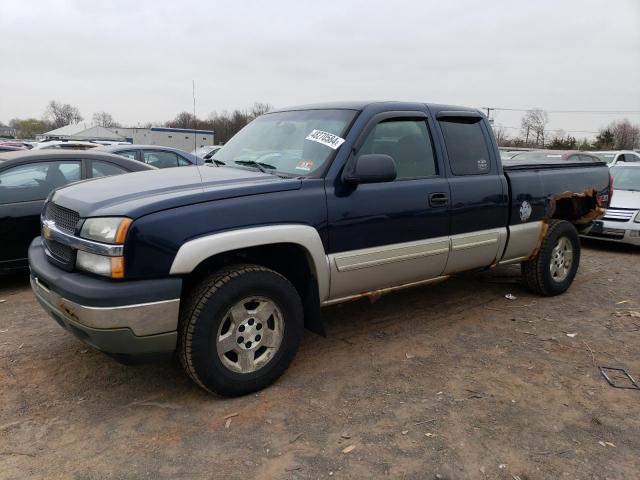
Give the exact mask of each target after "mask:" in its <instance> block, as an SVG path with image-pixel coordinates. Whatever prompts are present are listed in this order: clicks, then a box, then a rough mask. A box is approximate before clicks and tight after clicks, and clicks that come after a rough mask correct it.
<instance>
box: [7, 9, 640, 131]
mask: <svg viewBox="0 0 640 480" xmlns="http://www.w3.org/2000/svg"><path fill="white" fill-rule="evenodd" d="M0 62H1V65H2V69H1V72H2V73H1V74H0V121H3V122H5V123H6V122H8V121H9V120H10V119H11V118H13V117H21V118H24V117H37V118H40V117H41V116H42V114H43V111H44V108H45V105H46V103H47V102H48V101H49V100H51V99H56V100H59V101H62V102H65V103H71V104H73V105H75V106H77V107H78V108H79V109H80V111H81V113H82V114H83V115H84V117H85V119H87V120H90V119H91V115H92V114H93V112H96V111H102V110H104V111H107V112H110V113H111V114H112V115H113V116H114V118H115V119H116V120H117V121H119V122H121V123H123V124H126V125H137V124H138V123H139V122H140V123H143V122H147V121H152V122H156V123H158V122H163V121H166V120H168V119H170V118H172V117H174V116H175V114H176V113H177V112H179V111H183V110H188V111H191V110H192V108H193V104H192V91H191V81H192V79H193V80H195V82H196V99H197V104H196V112H197V115H198V116H199V117H207V116H208V115H209V114H210V113H211V112H212V111H214V110H217V111H222V110H225V109H227V110H230V109H234V108H246V107H249V106H250V105H251V104H252V103H253V102H254V101H261V102H269V103H271V104H273V105H275V106H277V107H284V106H287V105H295V104H301V103H311V102H319V101H330V100H349V99H350V100H362V99H364V100H369V99H371V100H384V99H387V100H418V101H430V102H441V103H454V104H462V105H469V106H476V107H486V106H494V107H507V108H531V107H541V108H546V109H549V110H616V111H620V110H625V111H629V110H632V111H640V0H599V1H596V0H566V1H563V0H544V1H543V0H537V1H528V0H526V1H525V0H521V1H516V0H505V1H498V0H492V1H482V2H480V1H473V0H468V1H447V2H445V1H442V0H437V1H426V0H414V1H402V0H393V1H372V0H368V1H348V0H342V1H330V0H325V1H322V2H317V1H315V2H310V1H304V0H297V1H294V0H269V1H239V0H236V1H191V0H181V1H175V0H172V1H164V0H156V1H140V0H136V1H129V0H124V1H120V0H115V1H114V0H110V1H108V2H102V1H97V0H83V1H71V0H67V1H63V0H59V1H24V0H0ZM520 116H521V113H518V112H514V113H509V112H499V113H497V115H496V117H495V118H496V123H498V124H503V125H507V126H519V124H520ZM625 116H626V117H628V118H629V119H630V120H632V121H633V122H636V123H640V115H639V114H627V115H623V114H620V115H603V114H600V115H594V114H586V113H584V114H550V125H549V126H550V127H551V128H564V129H565V130H584V131H595V130H597V129H598V128H599V127H600V126H602V125H603V124H605V123H607V122H609V121H611V120H612V119H615V118H622V117H625ZM511 132H512V133H516V132H515V131H514V130H511V131H510V133H511ZM577 135H578V136H582V134H577Z"/></svg>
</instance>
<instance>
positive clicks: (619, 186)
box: [611, 167, 640, 192]
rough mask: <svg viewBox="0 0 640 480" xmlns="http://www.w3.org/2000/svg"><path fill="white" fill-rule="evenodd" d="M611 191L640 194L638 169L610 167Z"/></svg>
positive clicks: (639, 170) (639, 171)
mask: <svg viewBox="0 0 640 480" xmlns="http://www.w3.org/2000/svg"><path fill="white" fill-rule="evenodd" d="M611 176H612V177H613V190H614V191H616V190H635V191H636V192H640V167H611Z"/></svg>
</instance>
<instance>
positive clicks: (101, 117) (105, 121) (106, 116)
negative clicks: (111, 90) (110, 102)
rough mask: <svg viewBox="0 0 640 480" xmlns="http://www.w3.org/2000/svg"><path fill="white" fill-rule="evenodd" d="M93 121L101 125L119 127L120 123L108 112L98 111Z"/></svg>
mask: <svg viewBox="0 0 640 480" xmlns="http://www.w3.org/2000/svg"><path fill="white" fill-rule="evenodd" d="M93 123H94V124H95V125H99V126H100V127H105V128H112V127H119V126H120V124H119V123H118V122H116V121H115V120H114V119H113V116H112V115H111V114H110V113H107V112H96V113H94V114H93Z"/></svg>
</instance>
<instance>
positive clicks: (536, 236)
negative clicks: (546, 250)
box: [500, 221, 543, 265]
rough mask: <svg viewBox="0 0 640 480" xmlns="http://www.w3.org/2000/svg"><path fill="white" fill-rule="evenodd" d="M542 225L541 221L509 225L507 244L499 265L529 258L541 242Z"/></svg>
mask: <svg viewBox="0 0 640 480" xmlns="http://www.w3.org/2000/svg"><path fill="white" fill-rule="evenodd" d="M542 225H543V222H541V221H539V222H529V223H522V224H520V225H511V226H510V227H509V242H508V243H507V249H506V250H505V252H504V255H503V256H502V258H501V259H500V264H501V265H505V264H509V263H517V262H521V261H522V260H526V259H527V258H529V257H530V256H531V254H532V253H533V252H534V250H535V249H536V247H537V246H538V243H539V242H540V240H541V238H540V237H541V235H542Z"/></svg>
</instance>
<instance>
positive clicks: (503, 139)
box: [493, 124, 509, 147]
mask: <svg viewBox="0 0 640 480" xmlns="http://www.w3.org/2000/svg"><path fill="white" fill-rule="evenodd" d="M493 134H494V135H495V137H496V142H498V146H499V147H503V146H505V145H506V143H507V142H508V141H509V136H508V135H507V129H506V128H504V127H503V126H502V125H495V124H494V125H493Z"/></svg>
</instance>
